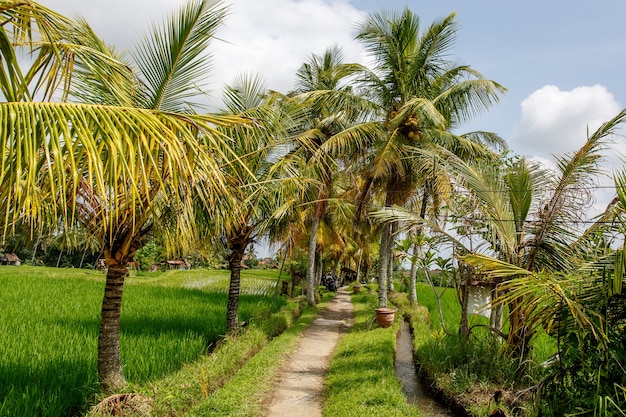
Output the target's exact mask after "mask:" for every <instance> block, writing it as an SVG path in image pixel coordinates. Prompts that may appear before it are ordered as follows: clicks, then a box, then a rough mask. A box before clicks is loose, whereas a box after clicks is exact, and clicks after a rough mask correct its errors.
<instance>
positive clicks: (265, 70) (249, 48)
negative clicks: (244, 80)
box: [213, 0, 365, 92]
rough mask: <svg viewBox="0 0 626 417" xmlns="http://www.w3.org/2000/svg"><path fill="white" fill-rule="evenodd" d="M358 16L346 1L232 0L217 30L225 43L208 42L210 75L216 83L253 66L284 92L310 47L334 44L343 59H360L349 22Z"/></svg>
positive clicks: (312, 49)
mask: <svg viewBox="0 0 626 417" xmlns="http://www.w3.org/2000/svg"><path fill="white" fill-rule="evenodd" d="M364 17H365V14H364V13H363V12H361V11H359V10H357V9H355V8H354V7H353V6H351V5H350V4H349V3H348V2H347V1H323V0H301V1H297V2H296V1H291V0H268V1H262V2H261V1H258V0H238V1H236V2H235V3H234V4H233V5H232V13H231V15H230V16H229V17H228V18H227V20H226V26H225V27H224V28H222V29H221V30H220V34H219V36H220V37H222V38H223V39H224V40H226V41H228V42H229V43H230V44H226V43H219V44H215V45H214V46H215V47H214V49H213V50H214V56H215V71H214V76H215V79H216V80H219V84H218V85H222V84H223V83H225V82H230V81H231V80H232V79H233V78H234V76H236V75H237V74H240V73H242V72H253V71H254V72H256V73H259V74H261V75H262V76H263V77H264V79H265V80H266V82H267V84H268V87H269V88H271V89H274V90H278V91H282V92H287V91H289V90H291V89H293V87H294V82H295V78H294V75H295V72H296V70H297V69H298V68H299V67H300V65H301V64H302V63H303V62H304V61H305V60H306V59H307V58H308V57H309V56H310V54H311V53H317V54H320V53H322V52H323V51H324V50H325V49H326V48H327V47H330V46H333V45H338V46H340V47H341V48H342V50H343V53H344V58H345V62H363V58H362V49H361V48H360V46H359V45H358V44H357V43H356V42H355V41H353V38H354V33H353V27H354V25H355V24H356V23H357V22H359V21H360V20H362V19H363V18H364Z"/></svg>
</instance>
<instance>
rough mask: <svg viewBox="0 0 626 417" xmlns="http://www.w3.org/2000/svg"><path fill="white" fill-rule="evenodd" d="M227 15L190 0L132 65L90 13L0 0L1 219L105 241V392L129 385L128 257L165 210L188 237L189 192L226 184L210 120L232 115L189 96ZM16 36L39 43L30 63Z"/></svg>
mask: <svg viewBox="0 0 626 417" xmlns="http://www.w3.org/2000/svg"><path fill="white" fill-rule="evenodd" d="M225 12H226V10H225V8H224V7H223V6H222V5H221V4H220V3H216V2H212V1H201V0H192V1H190V2H189V3H187V4H186V5H184V6H183V7H181V9H180V10H179V11H178V13H175V14H173V15H172V17H171V18H170V19H169V20H167V21H165V22H164V23H163V25H161V26H155V27H154V28H153V30H152V31H151V32H150V33H149V34H147V35H146V36H145V37H144V38H143V40H142V41H141V42H140V44H139V47H138V49H137V52H136V53H135V54H133V58H134V60H133V61H132V62H125V61H124V60H123V59H122V57H121V56H120V55H118V54H116V53H115V52H114V51H112V50H111V49H110V48H108V47H107V46H106V45H105V44H104V43H103V42H102V41H101V40H100V39H99V38H98V37H97V36H96V35H95V34H94V33H93V31H92V30H91V29H90V28H89V26H88V25H87V24H86V23H85V22H82V21H80V22H73V21H71V20H69V19H66V18H63V17H61V16H59V15H57V14H54V13H53V12H51V11H49V10H48V9H46V8H44V7H43V6H41V5H38V4H37V3H33V2H18V1H14V2H13V1H10V2H8V3H7V4H6V5H5V6H4V7H3V9H2V15H3V20H2V22H3V23H2V28H1V29H2V30H1V31H0V36H1V37H2V38H3V39H5V40H6V42H4V43H3V44H4V45H5V47H3V48H0V49H1V51H0V53H2V56H3V62H4V63H5V65H4V66H3V67H2V71H1V73H2V76H1V77H0V85H1V88H2V93H3V96H4V98H5V100H6V102H2V103H0V123H1V124H2V127H1V129H2V132H4V134H3V135H2V137H1V138H0V144H1V147H2V149H3V150H4V151H3V153H2V161H1V163H0V179H1V181H0V184H1V185H0V201H1V202H2V207H1V208H0V212H1V213H2V228H3V231H4V233H5V234H6V233H8V232H10V230H11V228H12V227H13V225H14V224H15V223H16V220H17V219H19V218H20V217H25V218H27V219H30V222H31V225H32V227H37V226H38V225H41V224H45V223H54V224H59V225H68V226H69V225H72V224H75V223H80V224H81V225H82V227H83V228H85V229H86V230H88V231H89V232H90V233H91V234H93V235H94V236H96V237H97V238H98V239H99V241H100V243H101V245H102V249H103V252H104V258H105V260H106V263H107V265H108V272H107V276H106V285H105V290H104V297H103V303H102V314H101V321H100V332H99V337H98V373H99V378H100V381H101V384H102V386H103V388H104V389H105V390H112V389H116V388H118V387H120V386H122V385H124V384H125V379H124V376H123V373H122V364H121V359H120V347H119V340H120V311H121V302H122V291H123V287H124V280H125V278H126V276H127V275H128V269H127V263H128V262H130V261H132V260H133V257H134V255H135V253H136V251H137V250H138V249H139V248H141V247H142V245H143V244H144V243H145V242H146V238H147V237H148V235H149V234H150V233H151V232H152V231H153V230H155V229H156V228H157V226H158V224H159V221H160V219H161V217H162V214H163V213H165V212H166V211H168V210H170V211H171V210H175V211H176V212H177V213H178V216H176V219H177V227H178V228H179V231H180V233H179V236H180V239H179V241H178V243H179V244H180V245H184V244H185V243H186V242H188V241H189V239H188V236H189V235H190V234H192V233H193V230H192V228H191V225H192V224H193V222H192V221H191V219H192V218H193V215H192V214H193V213H192V208H193V204H192V194H197V195H200V196H201V198H202V199H203V200H204V201H205V202H206V203H207V204H210V203H211V202H215V200H216V198H217V197H216V196H217V195H219V193H223V192H224V190H223V189H224V187H223V185H224V183H223V181H222V179H221V178H222V175H221V170H220V164H221V163H222V162H221V159H222V157H223V155H222V153H221V150H222V149H224V145H223V141H224V139H223V136H222V135H221V134H220V133H218V132H217V131H216V130H215V126H217V125H222V124H225V123H231V122H233V121H236V120H235V119H234V118H230V119H229V118H226V117H213V116H203V115H197V114H194V113H193V112H192V111H191V109H190V107H189V105H188V103H187V100H189V99H191V98H192V97H193V96H196V95H197V94H198V93H200V91H199V90H198V80H199V79H201V78H202V77H203V76H205V72H206V70H207V65H208V64H207V61H206V56H205V54H204V50H205V49H206V47H207V46H208V44H209V42H210V41H211V39H212V38H213V36H214V33H215V30H216V28H217V26H218V25H219V24H220V22H221V21H222V19H223V17H224V15H225ZM35 34H36V35H38V36H40V39H39V38H32V37H31V36H35ZM9 45H17V46H18V47H19V46H26V47H31V48H33V50H34V51H35V52H36V55H35V57H34V59H33V63H32V66H31V68H30V69H29V70H28V71H27V72H22V70H21V69H20V67H19V65H18V63H17V59H16V53H15V51H14V49H13V48H11V47H10V46H9ZM37 92H39V93H37ZM36 97H37V98H39V97H43V98H44V99H45V100H46V101H44V102H36V101H34V99H35V98H36ZM53 98H57V99H58V100H57V101H53V100H52V99H53ZM70 99H72V100H73V101H72V102H70V101H69V100H70ZM199 183H202V186H199V185H198V184H199Z"/></svg>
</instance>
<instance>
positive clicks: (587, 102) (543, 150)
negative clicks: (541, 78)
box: [509, 85, 620, 157]
mask: <svg viewBox="0 0 626 417" xmlns="http://www.w3.org/2000/svg"><path fill="white" fill-rule="evenodd" d="M521 107H522V118H521V120H520V122H519V123H518V124H517V125H516V126H515V128H514V129H513V133H512V135H511V138H510V140H509V145H510V147H511V148H512V149H513V150H515V151H516V152H518V153H520V154H523V155H536V156H542V157H547V156H549V155H551V154H562V153H564V152H569V151H573V150H575V149H578V148H579V147H580V146H581V145H582V144H583V143H585V141H586V139H587V129H588V130H589V133H593V132H594V131H595V130H596V129H597V128H598V127H599V126H600V125H601V124H602V123H604V122H606V121H607V120H609V119H611V118H613V117H614V116H615V115H616V114H617V113H618V112H619V110H620V106H619V104H618V103H617V101H616V100H615V98H614V97H613V94H611V93H610V92H609V91H608V90H607V89H606V87H604V86H601V85H594V86H584V87H577V88H574V89H573V90H571V91H561V90H560V89H559V88H558V87H556V86H553V85H547V86H545V87H542V88H540V89H539V90H537V91H535V92H534V93H532V94H531V95H530V96H528V97H527V98H526V99H525V100H524V101H523V102H522V105H521Z"/></svg>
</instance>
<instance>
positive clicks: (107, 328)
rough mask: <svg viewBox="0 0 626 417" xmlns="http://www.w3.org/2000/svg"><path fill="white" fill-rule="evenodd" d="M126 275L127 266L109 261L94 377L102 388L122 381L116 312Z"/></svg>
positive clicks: (109, 389) (109, 388) (113, 387)
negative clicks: (96, 369)
mask: <svg viewBox="0 0 626 417" xmlns="http://www.w3.org/2000/svg"><path fill="white" fill-rule="evenodd" d="M127 276H128V268H126V266H125V265H120V264H115V265H109V268H108V270H107V276H106V285H105V287H104V298H103V300H102V313H101V318H100V333H99V335H98V377H99V379H100V384H101V386H102V388H103V390H104V391H105V392H112V391H114V390H117V389H119V388H121V387H123V386H124V385H126V380H125V379H124V374H123V373H122V362H121V357H120V316H121V311H122V292H123V290H124V280H125V278H126V277H127Z"/></svg>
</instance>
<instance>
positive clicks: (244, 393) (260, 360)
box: [186, 303, 324, 417]
mask: <svg viewBox="0 0 626 417" xmlns="http://www.w3.org/2000/svg"><path fill="white" fill-rule="evenodd" d="M323 305H324V304H323V303H322V304H319V305H318V307H317V308H318V309H319V308H321V307H323ZM316 310H317V309H314V308H306V309H305V310H304V312H303V314H302V316H301V317H300V318H299V320H298V321H297V322H296V323H295V325H294V326H292V327H291V328H290V329H289V330H287V331H286V332H284V333H282V334H281V335H280V336H278V337H277V338H275V339H274V340H272V341H271V342H270V343H269V344H268V345H267V346H266V347H265V348H264V349H263V350H261V351H260V352H259V353H258V354H257V355H255V356H254V357H253V358H251V359H250V360H249V361H247V362H246V364H245V365H244V366H243V367H242V369H241V370H240V371H239V372H237V374H236V375H234V376H233V378H232V379H230V380H229V382H228V383H227V384H225V385H224V386H223V387H221V388H220V389H218V390H215V391H214V392H212V393H211V394H210V395H208V396H206V398H205V399H204V400H203V401H201V402H199V403H198V404H197V405H196V406H195V407H194V408H193V409H191V410H190V412H189V413H188V414H186V415H187V416H189V417H208V416H220V417H226V416H228V417H261V416H263V415H265V409H264V404H265V403H266V402H267V401H268V400H269V399H270V398H271V395H272V392H273V389H274V383H275V382H276V378H277V376H278V373H279V371H280V368H281V366H282V364H283V359H284V358H286V357H287V356H288V355H289V354H290V353H292V352H293V351H294V350H295V348H296V347H297V344H298V342H299V340H300V339H299V336H300V334H301V333H302V331H303V330H304V329H306V327H307V326H308V325H309V324H311V322H312V321H313V319H315V317H316V316H317V313H316Z"/></svg>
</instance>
